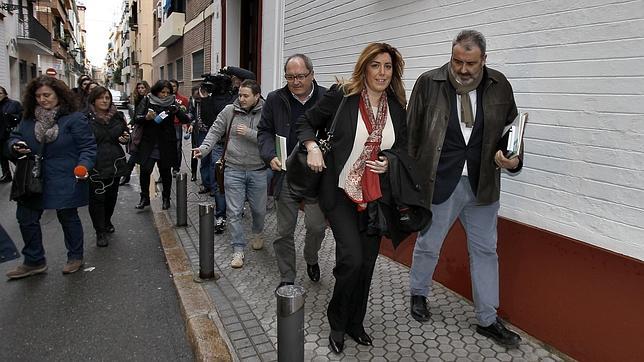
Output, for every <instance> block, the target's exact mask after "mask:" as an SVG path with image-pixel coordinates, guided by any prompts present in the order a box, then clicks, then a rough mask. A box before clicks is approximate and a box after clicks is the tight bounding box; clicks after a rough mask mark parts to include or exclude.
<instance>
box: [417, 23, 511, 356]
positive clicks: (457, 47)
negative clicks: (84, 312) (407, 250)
mask: <svg viewBox="0 0 644 362" xmlns="http://www.w3.org/2000/svg"><path fill="white" fill-rule="evenodd" d="M485 48H486V47H485V38H484V36H483V34H481V33H479V32H478V31H474V30H463V31H461V32H460V33H459V34H458V35H457V37H456V39H455V40H454V41H453V42H452V56H451V59H450V61H449V62H448V63H447V64H445V65H443V66H442V67H440V68H437V69H434V70H430V71H428V72H425V73H424V74H422V75H421V76H420V77H419V78H418V80H417V81H416V84H415V86H414V90H413V92H412V95H411V98H410V102H409V106H408V112H407V123H408V132H409V137H408V138H409V152H410V155H411V156H412V157H415V158H416V159H417V161H418V164H419V165H420V166H421V167H420V169H421V170H422V171H421V173H422V174H421V180H423V182H424V183H423V185H422V187H423V190H426V194H425V198H426V199H425V200H426V202H428V203H431V205H432V206H431V209H432V212H433V220H432V223H431V225H430V226H429V227H428V228H426V229H424V230H422V231H421V232H420V233H419V235H418V239H417V240H416V245H415V247H414V255H413V261H412V267H411V274H410V292H411V315H412V317H413V318H414V319H416V320H418V321H421V322H424V321H428V320H429V317H430V316H429V310H428V307H427V300H426V298H427V296H428V295H429V294H430V292H431V281H432V275H433V273H434V269H435V267H436V264H437V263H438V257H439V255H440V250H441V246H442V244H443V241H444V239H445V236H446V235H447V233H448V231H449V229H450V228H451V226H452V225H453V224H454V222H455V221H456V218H459V219H460V220H461V223H462V224H463V227H464V228H465V231H466V234H467V244H468V250H469V255H470V265H471V276H472V287H473V296H474V306H475V313H476V318H477V320H478V326H477V328H476V330H477V332H478V333H480V334H483V335H485V336H487V337H490V338H492V339H493V340H494V341H495V342H497V343H499V344H501V345H504V346H508V347H513V346H516V345H517V344H518V343H519V342H520V340H521V338H520V337H519V335H518V334H516V333H514V332H512V331H510V330H508V329H507V328H505V326H504V325H503V323H502V322H501V320H500V319H499V318H498V317H497V314H496V309H497V308H498V304H499V287H498V284H499V281H498V257H497V254H496V241H497V230H496V219H497V214H498V210H499V194H500V168H504V169H507V170H508V171H509V172H518V171H519V170H520V169H521V166H522V163H521V157H517V158H513V159H508V158H506V157H504V156H503V153H502V152H501V151H499V150H498V147H497V144H498V143H499V140H500V139H501V135H502V132H503V128H504V126H505V125H507V124H510V123H512V121H513V120H514V118H515V117H516V115H517V109H516V105H515V102H514V96H513V93H512V87H511V86H510V83H509V82H508V80H507V79H506V78H505V76H504V75H503V74H501V73H500V72H498V71H496V70H493V69H490V68H487V67H486V66H485V61H486V57H487V55H486V53H485ZM521 156H522V155H521Z"/></svg>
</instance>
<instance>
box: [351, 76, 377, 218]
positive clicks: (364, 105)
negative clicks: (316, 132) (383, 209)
mask: <svg viewBox="0 0 644 362" xmlns="http://www.w3.org/2000/svg"><path fill="white" fill-rule="evenodd" d="M358 106H359V107H360V115H361V116H362V121H363V122H364V124H365V126H366V127H367V131H368V132H369V137H367V140H366V141H365V143H364V148H363V149H362V153H361V154H360V156H359V157H358V159H357V160H356V161H355V162H354V164H353V166H351V170H350V171H349V174H348V175H347V180H346V181H345V185H344V190H345V192H346V193H347V196H349V198H350V199H351V200H352V201H353V202H355V203H356V204H358V211H362V210H364V209H365V208H366V207H367V205H366V204H367V203H368V202H371V201H375V200H377V199H379V198H380V197H382V193H381V190H380V176H379V175H378V174H377V173H374V172H370V171H369V172H365V171H366V161H367V160H371V161H373V160H376V159H377V158H378V152H380V143H381V142H382V131H383V129H384V128H385V124H386V122H387V113H388V104H387V92H382V95H381V96H380V104H379V105H378V111H377V113H376V114H375V115H374V114H373V110H372V108H371V101H370V100H369V95H368V94H367V89H366V87H365V88H364V89H363V90H362V93H361V94H360V101H359V103H358Z"/></svg>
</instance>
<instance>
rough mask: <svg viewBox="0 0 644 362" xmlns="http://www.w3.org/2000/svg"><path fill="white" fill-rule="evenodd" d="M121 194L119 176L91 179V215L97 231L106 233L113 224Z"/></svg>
mask: <svg viewBox="0 0 644 362" xmlns="http://www.w3.org/2000/svg"><path fill="white" fill-rule="evenodd" d="M118 196H119V180H118V179H117V178H109V179H96V180H90V183H89V207H88V208H89V216H90V217H91V218H92V224H93V225H94V230H96V233H97V234H98V233H104V232H105V230H106V228H107V227H108V226H109V225H112V221H111V220H112V215H113V214H114V208H115V207H116V200H117V199H118Z"/></svg>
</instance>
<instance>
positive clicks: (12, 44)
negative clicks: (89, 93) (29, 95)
mask: <svg viewBox="0 0 644 362" xmlns="http://www.w3.org/2000/svg"><path fill="white" fill-rule="evenodd" d="M84 10H85V7H84V6H83V5H82V4H80V5H77V4H76V2H75V1H73V0H65V1H46V0H41V1H33V0H20V1H14V2H7V3H3V4H2V10H0V21H1V22H2V25H1V26H2V27H3V31H2V35H0V40H3V42H2V44H6V47H2V50H0V56H1V58H2V60H0V81H2V84H3V85H4V86H5V87H6V88H7V90H8V92H9V95H10V97H12V98H15V99H20V96H21V94H22V92H23V90H24V88H25V86H26V84H27V83H28V82H29V81H30V80H31V79H33V78H35V77H37V76H39V75H42V74H45V73H46V72H47V70H48V69H54V70H55V72H56V77H58V78H59V79H62V80H63V81H65V82H66V83H67V84H68V85H69V86H70V87H74V86H75V85H76V80H77V79H78V77H79V76H80V75H81V74H84V73H87V72H88V67H87V65H88V64H87V60H86V57H85V36H84V31H85V30H84V15H83V13H84Z"/></svg>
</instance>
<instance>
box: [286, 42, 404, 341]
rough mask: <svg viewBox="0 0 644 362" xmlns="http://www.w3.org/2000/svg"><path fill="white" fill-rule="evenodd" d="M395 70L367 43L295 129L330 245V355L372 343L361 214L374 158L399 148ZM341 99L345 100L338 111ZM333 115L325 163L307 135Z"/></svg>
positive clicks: (379, 46)
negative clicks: (350, 342) (313, 176)
mask: <svg viewBox="0 0 644 362" xmlns="http://www.w3.org/2000/svg"><path fill="white" fill-rule="evenodd" d="M403 68H404V61H403V59H402V56H401V55H400V53H399V52H398V50H396V49H395V48H393V47H392V46H390V45H389V44H385V43H373V44H369V45H368V46H367V47H366V48H365V49H364V50H363V51H362V53H361V54H360V56H359V58H358V61H357V63H356V65H355V68H354V71H353V74H352V77H351V79H350V80H349V81H347V82H344V83H342V84H340V85H336V86H334V87H332V88H331V89H330V90H329V91H328V92H327V93H326V95H325V96H324V97H323V98H322V99H321V100H320V102H319V103H318V104H317V105H316V106H315V107H313V108H312V109H310V110H309V111H307V112H306V113H305V115H304V116H302V117H301V118H300V119H299V120H298V124H297V132H298V138H299V140H300V142H302V143H303V144H304V145H305V146H306V148H307V151H308V155H307V164H308V165H309V167H310V168H311V169H312V170H313V171H315V172H322V171H324V174H323V176H322V181H321V186H320V195H319V196H320V197H319V202H320V207H321V208H322V211H323V212H324V213H325V215H326V217H327V218H328V220H329V224H330V225H331V230H333V235H334V237H335V241H336V265H335V268H334V269H333V275H334V276H335V280H336V281H335V287H334V290H333V297H332V299H331V302H330V303H329V307H328V310H327V316H328V318H329V324H330V326H331V333H330V335H329V347H330V348H331V350H332V351H333V352H335V353H341V352H342V350H343V349H344V335H345V334H348V335H349V336H350V337H351V338H352V339H354V340H355V341H356V342H357V343H359V344H362V345H366V346H370V345H372V340H371V338H370V337H369V335H368V334H367V332H366V331H365V329H364V326H363V321H364V317H365V314H366V309H367V299H368V297H369V287H370V285H371V277H372V274H373V270H374V266H375V263H376V258H377V257H378V250H379V248H380V238H381V236H380V234H378V233H372V232H367V231H368V230H367V225H368V224H369V216H368V215H369V213H368V211H367V210H368V208H369V205H370V204H372V203H373V202H374V201H376V200H377V199H378V198H379V197H380V194H379V193H380V185H379V178H380V175H381V174H383V173H385V172H387V166H388V163H387V159H386V158H385V157H382V156H379V155H378V152H379V151H380V150H384V149H390V148H394V149H400V150H406V149H407V139H406V135H407V129H406V121H405V118H406V112H405V106H406V103H407V101H406V97H405V90H404V86H403V82H402V73H403ZM343 97H346V102H345V103H344V104H343V105H342V108H341V109H339V110H338V107H339V106H340V103H341V102H342V98H343ZM336 110H337V111H338V112H340V113H339V114H338V117H339V118H338V121H337V124H336V128H335V133H334V137H333V140H332V151H331V152H330V155H329V156H328V157H327V160H326V163H325V162H324V158H323V157H322V152H320V149H319V147H318V144H317V143H316V137H315V135H316V132H317V131H320V130H324V129H328V128H329V127H330V125H331V123H332V121H333V118H334V115H335V113H336ZM372 205H373V204H372Z"/></svg>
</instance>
